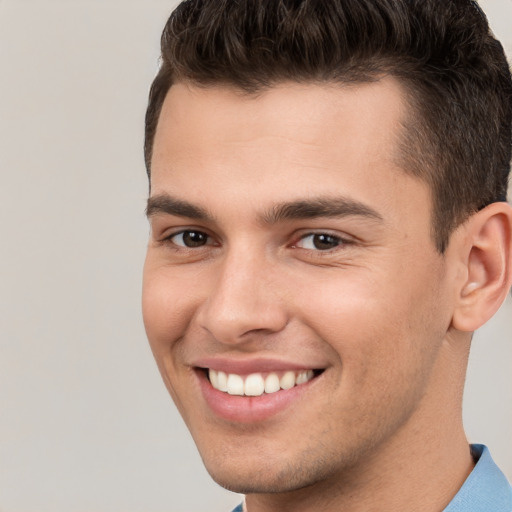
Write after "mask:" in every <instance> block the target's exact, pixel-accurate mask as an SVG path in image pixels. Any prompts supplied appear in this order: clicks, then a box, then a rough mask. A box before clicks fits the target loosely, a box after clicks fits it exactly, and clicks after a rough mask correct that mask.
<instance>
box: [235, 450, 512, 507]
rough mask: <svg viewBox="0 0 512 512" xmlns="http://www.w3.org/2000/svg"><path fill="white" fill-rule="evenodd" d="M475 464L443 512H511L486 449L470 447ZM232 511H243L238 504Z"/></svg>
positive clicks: (510, 490) (511, 501) (506, 488)
mask: <svg viewBox="0 0 512 512" xmlns="http://www.w3.org/2000/svg"><path fill="white" fill-rule="evenodd" d="M471 454H472V455H473V457H474V459H475V461H476V465H475V467H474V468H473V471H472V472H471V473H470V475H469V476H468V477H467V479H466V481H465V482H464V484H463V486H462V487H461V488H460V490H459V492H458V493H457V494H456V495H455V497H454V498H453V500H452V501H451V502H450V504H449V505H448V506H447V507H446V508H445V509H444V511H443V512H512V487H511V486H510V484H509V483H508V481H507V479H506V478H505V475H504V474H503V473H502V472H501V471H500V470H499V468H498V466H496V464H495V463H494V461H493V460H492V457H491V454H490V453H489V450H488V449H487V447H486V446H484V445H482V444H473V445H471ZM233 512H243V507H242V505H238V507H236V508H235V510H233Z"/></svg>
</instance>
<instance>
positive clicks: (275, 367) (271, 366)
mask: <svg viewBox="0 0 512 512" xmlns="http://www.w3.org/2000/svg"><path fill="white" fill-rule="evenodd" d="M191 366H194V367H197V368H211V369H212V370H217V371H222V372H225V373H235V374H238V375H250V374H251V373H266V372H278V371H297V370H321V369H324V368H325V367H326V365H318V366H312V365H311V363H300V362H292V361H284V360H279V359H268V358H252V359H247V360H243V359H232V358H225V357H208V358H204V359H198V360H196V361H194V362H193V363H192V364H191Z"/></svg>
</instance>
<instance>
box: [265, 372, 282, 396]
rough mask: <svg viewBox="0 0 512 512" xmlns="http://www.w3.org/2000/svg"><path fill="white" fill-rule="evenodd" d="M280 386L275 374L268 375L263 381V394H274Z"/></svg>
mask: <svg viewBox="0 0 512 512" xmlns="http://www.w3.org/2000/svg"><path fill="white" fill-rule="evenodd" d="M280 389H281V386H280V385H279V377H278V376H277V374H276V373H269V374H268V375H267V378H266V379H265V393H275V392H276V391H279V390H280Z"/></svg>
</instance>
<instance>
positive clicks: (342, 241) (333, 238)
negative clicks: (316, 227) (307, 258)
mask: <svg viewBox="0 0 512 512" xmlns="http://www.w3.org/2000/svg"><path fill="white" fill-rule="evenodd" d="M186 234H190V235H196V236H197V235H199V237H202V238H203V240H205V243H204V244H199V245H197V246H187V245H185V242H184V241H183V237H184V236H185V235H186ZM179 236H181V237H182V242H183V243H176V241H175V240H174V239H175V238H176V237H179ZM315 237H320V238H322V237H324V238H325V239H327V240H328V242H327V243H332V244H333V246H332V247H328V248H325V249H321V248H319V247H300V246H299V244H300V243H303V242H304V241H305V240H307V239H308V238H311V240H312V244H313V245H314V244H315V241H314V238H315ZM211 240H213V238H212V237H211V236H210V235H209V234H208V233H206V232H204V231H201V230H199V229H197V230H196V229H183V230H181V231H177V232H175V233H171V234H170V235H169V236H167V237H165V238H164V239H163V240H162V242H164V243H169V244H171V245H172V246H173V247H174V249H175V250H177V251H183V250H188V251H196V250H198V249H203V248H205V247H211V246H218V245H219V244H216V243H208V242H209V241H211ZM353 243H354V242H353V241H352V240H349V239H346V238H342V237H340V236H338V235H333V234H332V233H328V232H323V231H318V232H313V233H312V232H308V233H305V234H303V235H301V236H300V237H298V238H297V239H296V241H295V242H293V243H292V244H291V245H290V246H289V247H291V248H294V249H301V250H304V251H309V252H315V253H318V254H321V253H324V254H325V255H327V254H329V253H332V252H334V251H336V250H338V249H339V248H340V247H343V246H347V245H351V244H353Z"/></svg>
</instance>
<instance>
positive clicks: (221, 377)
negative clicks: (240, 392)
mask: <svg viewBox="0 0 512 512" xmlns="http://www.w3.org/2000/svg"><path fill="white" fill-rule="evenodd" d="M210 371H213V370H210ZM215 373H216V372H215ZM212 385H213V384H212ZM213 387H215V386H213ZM216 389H218V390H219V391H224V393H225V392H226V391H227V390H228V376H227V375H226V374H225V373H224V372H218V373H217V388H216Z"/></svg>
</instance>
